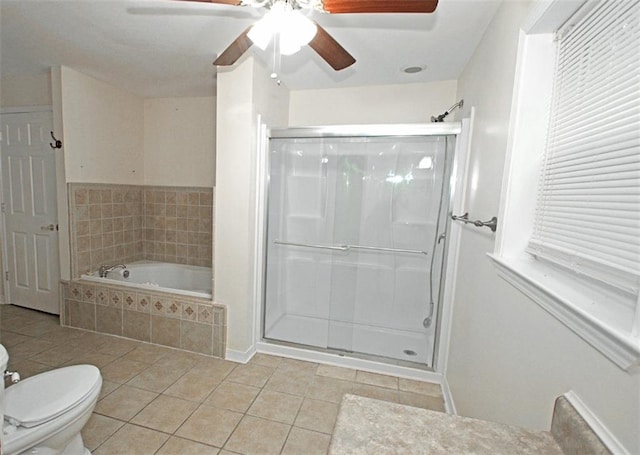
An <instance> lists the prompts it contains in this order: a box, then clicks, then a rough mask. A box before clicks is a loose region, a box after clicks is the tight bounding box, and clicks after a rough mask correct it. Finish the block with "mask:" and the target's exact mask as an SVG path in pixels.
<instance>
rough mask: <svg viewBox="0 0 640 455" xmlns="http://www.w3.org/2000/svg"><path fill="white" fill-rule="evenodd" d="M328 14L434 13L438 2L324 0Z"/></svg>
mask: <svg viewBox="0 0 640 455" xmlns="http://www.w3.org/2000/svg"><path fill="white" fill-rule="evenodd" d="M322 5H323V7H324V10H325V11H326V12H327V13H331V14H345V13H347V14H348V13H433V12H434V11H435V9H436V6H438V0H322Z"/></svg>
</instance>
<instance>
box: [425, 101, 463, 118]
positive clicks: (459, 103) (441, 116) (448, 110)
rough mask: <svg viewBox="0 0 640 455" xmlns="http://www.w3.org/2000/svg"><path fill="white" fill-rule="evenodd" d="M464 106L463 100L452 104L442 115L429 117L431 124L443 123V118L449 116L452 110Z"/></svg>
mask: <svg viewBox="0 0 640 455" xmlns="http://www.w3.org/2000/svg"><path fill="white" fill-rule="evenodd" d="M462 106H464V100H460V101H458V102H457V103H456V104H454V105H453V106H451V107H450V108H449V109H447V110H446V111H445V112H443V113H442V114H440V115H438V116H437V117H436V116H435V115H432V116H431V122H432V123H440V122H443V121H444V119H445V117H446V116H447V115H449V114H451V113H452V112H453V110H454V109H456V108H459V107H462Z"/></svg>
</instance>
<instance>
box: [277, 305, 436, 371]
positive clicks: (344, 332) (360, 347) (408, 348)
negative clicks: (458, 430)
mask: <svg viewBox="0 0 640 455" xmlns="http://www.w3.org/2000/svg"><path fill="white" fill-rule="evenodd" d="M264 339H265V341H267V342H269V343H275V344H279V345H282V346H291V347H299V348H303V349H308V350H312V351H316V352H326V353H328V354H331V355H333V356H342V357H349V358H358V359H362V360H367V361H374V362H381V363H386V364H390V365H400V366H404V367H408V368H417V369H422V370H430V369H431V368H430V366H429V365H428V364H427V359H428V358H429V357H430V356H429V355H428V353H429V351H430V350H432V348H431V347H430V344H431V343H430V342H429V340H428V338H427V336H426V333H425V332H424V329H423V330H422V331H420V332H413V331H409V330H399V329H390V328H380V327H374V326H367V325H363V324H351V323H343V322H336V321H333V322H331V323H329V321H327V320H326V319H321V318H311V317H304V316H295V315H286V316H284V317H281V318H280V319H279V320H278V321H277V322H276V323H275V324H273V325H272V326H271V327H270V328H269V330H268V331H267V333H266V335H265V337H264Z"/></svg>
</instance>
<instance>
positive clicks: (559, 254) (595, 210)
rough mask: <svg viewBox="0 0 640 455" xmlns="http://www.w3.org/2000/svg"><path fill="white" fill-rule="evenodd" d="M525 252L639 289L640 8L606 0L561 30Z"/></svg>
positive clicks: (631, 1)
mask: <svg viewBox="0 0 640 455" xmlns="http://www.w3.org/2000/svg"><path fill="white" fill-rule="evenodd" d="M527 251H528V252H529V253H531V254H533V255H534V256H536V257H539V258H542V259H545V260H549V261H553V262H554V263H556V264H559V265H562V266H564V267H567V268H570V269H571V270H573V271H574V272H576V273H579V274H584V275H587V276H589V277H592V278H595V279H598V280H601V281H604V282H606V283H608V284H611V285H613V286H616V287H618V288H620V289H623V290H625V291H627V292H631V293H634V294H637V293H638V287H639V282H640V2H639V1H638V0H616V1H610V0H604V1H601V2H600V3H599V4H597V5H596V6H595V7H593V9H591V10H590V11H589V12H588V13H586V14H584V15H582V17H581V18H580V19H578V20H577V22H576V23H575V24H572V26H571V27H566V28H565V30H563V31H562V32H561V33H560V34H559V38H558V55H557V62H556V74H555V81H554V93H553V101H552V107H551V115H550V122H549V130H548V137H547V147H546V151H545V159H544V163H543V166H542V172H541V177H540V182H539V189H538V200H537V207H536V217H535V225H534V230H533V235H532V237H531V239H530V241H529V245H528V249H527Z"/></svg>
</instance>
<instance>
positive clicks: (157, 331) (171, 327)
mask: <svg viewBox="0 0 640 455" xmlns="http://www.w3.org/2000/svg"><path fill="white" fill-rule="evenodd" d="M151 342H152V343H156V344H161V345H163V346H171V347H174V348H179V347H180V319H173V318H167V317H164V316H155V315H151Z"/></svg>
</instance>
